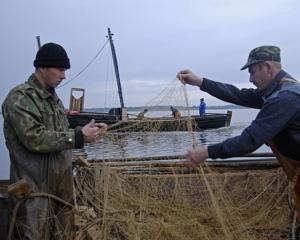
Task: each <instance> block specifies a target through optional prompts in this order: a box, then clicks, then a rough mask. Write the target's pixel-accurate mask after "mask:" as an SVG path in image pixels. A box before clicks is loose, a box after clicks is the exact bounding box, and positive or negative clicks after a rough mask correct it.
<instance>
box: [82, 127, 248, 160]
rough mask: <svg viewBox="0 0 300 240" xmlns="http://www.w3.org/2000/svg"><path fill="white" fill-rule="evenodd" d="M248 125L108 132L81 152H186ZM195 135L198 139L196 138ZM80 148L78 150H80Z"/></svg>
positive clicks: (105, 154)
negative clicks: (184, 130)
mask: <svg viewBox="0 0 300 240" xmlns="http://www.w3.org/2000/svg"><path fill="white" fill-rule="evenodd" d="M244 127H245V126H244V125H240V126H234V127H225V128H219V129H210V130H202V131H200V132H194V133H189V132H153V133H151V132H136V133H134V132H133V133H108V134H107V135H105V136H104V137H102V138H101V139H99V140H98V141H97V142H96V143H93V144H88V145H86V146H85V148H84V149H83V151H82V152H81V153H83V154H86V155H87V158H88V159H107V158H130V157H155V156H165V155H178V154H185V152H186V150H187V149H189V148H191V147H192V145H193V143H194V141H196V144H202V145H209V144H214V143H218V142H220V141H223V140H225V139H226V138H228V137H232V136H234V135H238V134H239V132H240V131H241V130H242V129H243V128H244ZM194 139H195V140H194ZM77 152H78V150H77Z"/></svg>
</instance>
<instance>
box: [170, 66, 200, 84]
mask: <svg viewBox="0 0 300 240" xmlns="http://www.w3.org/2000/svg"><path fill="white" fill-rule="evenodd" d="M176 77H177V78H178V79H179V80H180V81H181V82H182V83H183V84H189V85H193V86H198V87H201V85H202V82H203V78H202V77H199V76H197V75H196V74H194V73H193V72H192V71H191V70H188V69H186V70H181V71H180V72H179V73H177V75H176Z"/></svg>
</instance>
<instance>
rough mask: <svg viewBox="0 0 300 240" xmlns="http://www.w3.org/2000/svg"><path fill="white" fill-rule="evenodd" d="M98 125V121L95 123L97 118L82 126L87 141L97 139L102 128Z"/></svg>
mask: <svg viewBox="0 0 300 240" xmlns="http://www.w3.org/2000/svg"><path fill="white" fill-rule="evenodd" d="M97 125H98V123H95V120H94V119H92V120H91V121H90V122H89V123H88V124H86V125H85V126H84V127H83V128H81V131H82V134H83V136H84V141H85V142H88V143H90V142H95V141H96V138H97V137H98V135H99V134H100V129H99V127H98V126H97ZM105 125H106V124H105Z"/></svg>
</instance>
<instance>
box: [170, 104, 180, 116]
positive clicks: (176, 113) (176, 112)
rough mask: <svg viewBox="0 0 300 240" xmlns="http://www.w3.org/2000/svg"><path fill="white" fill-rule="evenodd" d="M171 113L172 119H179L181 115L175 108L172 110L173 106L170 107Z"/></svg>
mask: <svg viewBox="0 0 300 240" xmlns="http://www.w3.org/2000/svg"><path fill="white" fill-rule="evenodd" d="M170 109H171V112H172V116H173V117H174V118H180V117H181V113H180V112H179V111H178V109H177V108H174V107H173V106H171V107H170Z"/></svg>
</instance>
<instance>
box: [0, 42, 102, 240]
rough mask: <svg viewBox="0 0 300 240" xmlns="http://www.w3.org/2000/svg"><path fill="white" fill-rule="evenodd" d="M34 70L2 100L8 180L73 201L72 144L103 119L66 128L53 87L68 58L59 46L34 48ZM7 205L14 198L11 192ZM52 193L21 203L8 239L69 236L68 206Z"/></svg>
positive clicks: (97, 130) (91, 137)
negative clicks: (36, 50)
mask: <svg viewBox="0 0 300 240" xmlns="http://www.w3.org/2000/svg"><path fill="white" fill-rule="evenodd" d="M33 65H34V67H35V72H34V73H33V74H32V75H31V76H30V77H29V79H28V80H27V81H26V82H25V83H23V84H20V85H18V86H16V87H14V88H13V89H12V90H11V91H10V92H9V93H8V95H7V97H6V99H5V101H4V103H3V105H2V114H3V117H4V136H5V140H6V146H7V148H8V150H9V155H10V163H11V164H10V181H11V183H15V182H18V181H19V180H21V179H23V180H26V182H27V183H28V184H29V189H30V192H31V193H46V194H51V195H54V196H56V197H58V198H60V199H61V200H63V201H64V202H66V203H67V205H69V206H70V204H71V205H72V204H73V173H72V156H71V149H72V148H82V147H83V145H84V143H85V142H94V141H95V140H96V137H97V136H98V135H99V134H101V133H103V132H105V130H106V124H103V123H94V120H92V121H91V122H90V123H89V124H87V125H85V126H84V127H82V128H81V127H77V128H75V129H69V123H68V120H67V117H66V113H65V109H64V107H63V104H62V102H61V100H60V99H59V98H58V96H57V94H56V92H55V88H56V87H57V86H58V85H59V84H60V83H61V82H62V81H63V80H64V79H65V71H66V70H67V69H69V68H70V61H69V58H68V55H67V53H66V51H65V49H64V48H63V47H62V46H60V45H58V44H56V43H47V44H45V45H43V46H42V47H41V48H40V49H39V50H38V52H37V54H36V57H35V60H34V62H33ZM11 199H12V201H13V204H14V205H15V204H16V201H17V199H16V198H15V197H14V196H11ZM67 205H64V204H62V202H58V201H54V200H53V198H45V197H35V198H28V199H26V200H25V201H23V202H22V204H21V206H20V208H19V211H18V214H17V219H16V223H15V226H14V239H31V240H33V239H34V240H40V239H44V240H46V239H72V232H73V227H72V226H73V215H72V211H71V209H70V208H69V207H68V206H67Z"/></svg>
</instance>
